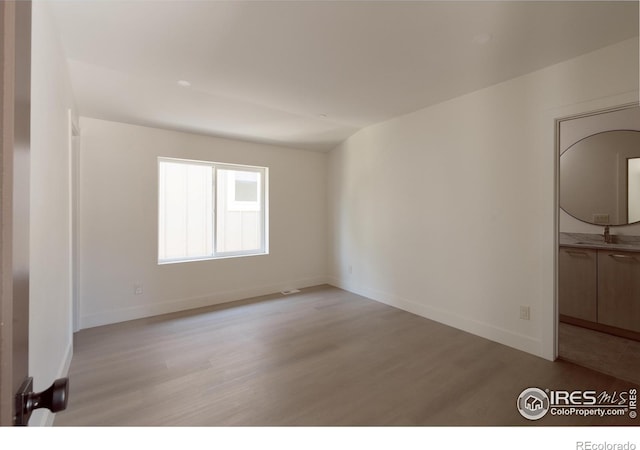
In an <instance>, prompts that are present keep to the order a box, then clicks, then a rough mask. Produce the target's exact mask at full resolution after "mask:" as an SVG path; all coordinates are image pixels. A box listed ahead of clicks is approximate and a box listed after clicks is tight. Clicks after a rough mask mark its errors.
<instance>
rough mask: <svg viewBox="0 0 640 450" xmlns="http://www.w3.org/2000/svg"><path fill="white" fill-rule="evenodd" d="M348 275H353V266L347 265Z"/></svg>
mask: <svg viewBox="0 0 640 450" xmlns="http://www.w3.org/2000/svg"><path fill="white" fill-rule="evenodd" d="M349 275H353V267H351V266H349Z"/></svg>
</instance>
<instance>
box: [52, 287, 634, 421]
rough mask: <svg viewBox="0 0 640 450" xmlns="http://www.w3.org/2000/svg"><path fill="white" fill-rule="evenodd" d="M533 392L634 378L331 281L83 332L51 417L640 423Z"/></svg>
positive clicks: (618, 385)
mask: <svg viewBox="0 0 640 450" xmlns="http://www.w3.org/2000/svg"><path fill="white" fill-rule="evenodd" d="M527 387H540V388H550V389H567V390H574V389H596V390H609V391H614V390H615V391H618V392H619V391H621V390H627V389H629V388H631V387H634V386H632V385H630V384H629V383H628V382H624V381H621V380H617V379H615V378H613V377H611V376H608V375H604V374H600V373H597V372H594V371H591V370H589V369H586V368H582V367H579V366H576V365H573V364H571V363H567V362H562V361H560V362H555V363H552V362H549V361H546V360H543V359H541V358H537V357H535V356H532V355H529V354H526V353H523V352H520V351H517V350H514V349H511V348H508V347H505V346H503V345H500V344H496V343H494V342H490V341H488V340H485V339H482V338H479V337H476V336H473V335H470V334H468V333H465V332H462V331H460V330H456V329H454V328H450V327H447V326H444V325H441V324H438V323H436V322H433V321H430V320H427V319H424V318H421V317H418V316H415V315H413V314H410V313H407V312H404V311H401V310H398V309H395V308H392V307H389V306H386V305H383V304H380V303H378V302H375V301H372V300H368V299H366V298H363V297H360V296H357V295H354V294H351V293H348V292H345V291H342V290H340V289H336V288H333V287H329V286H321V287H317V288H311V289H306V290H304V291H303V292H301V293H300V294H295V295H290V296H286V297H285V296H282V295H273V296H266V297H262V298H258V299H253V300H248V301H241V302H235V303H232V304H227V305H224V306H218V307H211V308H203V309H199V310H192V311H188V312H181V313H176V314H170V315H165V316H158V317H154V318H149V319H142V320H137V321H132V322H126V323H121V324H115V325H108V326H104V327H98V328H92V329H88V330H83V331H81V332H79V333H77V335H76V338H75V353H74V357H73V361H72V364H71V370H70V397H69V407H68V410H67V411H64V412H61V413H58V414H57V417H56V419H55V425H67V426H68V425H76V426H80V425H95V426H104V425H123V426H128V425H137V426H144V425H156V426H166V425H176V426H230V425H266V426H273V425H309V426H321V425H529V424H537V425H569V424H573V425H593V424H596V425H612V424H621V425H636V424H637V423H636V421H633V420H631V419H629V418H627V417H621V418H594V417H591V418H579V417H555V416H550V415H549V414H548V415H547V416H545V417H544V418H542V419H541V420H539V421H536V422H530V421H528V420H526V419H524V418H523V417H521V416H520V414H519V413H518V412H517V410H516V400H517V397H518V395H519V394H520V393H521V391H522V390H523V389H525V388H527ZM635 387H636V388H637V386H635ZM636 420H640V419H636Z"/></svg>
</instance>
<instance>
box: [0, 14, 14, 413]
mask: <svg viewBox="0 0 640 450" xmlns="http://www.w3.org/2000/svg"><path fill="white" fill-rule="evenodd" d="M14 64H15V4H14V3H13V2H0V103H1V104H2V106H1V107H0V129H1V130H2V136H1V137H0V180H2V181H1V184H0V425H11V424H12V423H13V402H12V398H13V365H12V362H13V361H12V354H13V350H12V349H13V258H12V254H13V252H12V247H13V245H12V241H13V238H12V236H13V233H12V229H13V127H14V125H13V121H14V117H13V116H14V113H13V108H14V76H15V75H14V70H13V68H14Z"/></svg>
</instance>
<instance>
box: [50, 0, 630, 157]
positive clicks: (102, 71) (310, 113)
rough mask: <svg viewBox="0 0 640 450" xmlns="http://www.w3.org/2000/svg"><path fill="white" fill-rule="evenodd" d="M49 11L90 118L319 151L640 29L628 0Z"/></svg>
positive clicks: (83, 5) (59, 7)
mask: <svg viewBox="0 0 640 450" xmlns="http://www.w3.org/2000/svg"><path fill="white" fill-rule="evenodd" d="M50 10H51V13H52V15H53V17H54V20H55V22H56V26H57V27H58V31H59V34H60V36H61V42H62V45H63V48H64V51H65V52H66V55H67V58H68V61H69V70H70V74H71V81H72V86H73V89H74V93H75V96H76V100H77V104H78V108H79V111H80V113H81V114H82V115H85V116H89V117H95V118H102V119H108V120H113V121H120V122H128V123H133V124H140V125H148V126H154V127H161V128H169V129H176V130H183V131H188V132H195V133H201V134H209V135H215V136H223V137H231V138H236V139H243V140H248V141H256V142H263V143H272V144H278V145H284V146H290V147H295V148H301V149H309V150H320V151H326V150H330V149H331V148H333V147H334V146H335V145H337V144H338V143H339V142H340V141H342V140H344V139H345V138H347V137H349V136H350V135H351V134H353V133H354V132H356V131H357V130H359V129H361V128H363V127H366V126H368V125H371V124H374V123H378V122H381V121H384V120H387V119H389V118H392V117H395V116H398V115H402V114H406V113H409V112H412V111H415V110H418V109H421V108H423V107H426V106H429V105H433V104H435V103H438V102H442V101H444V100H447V99H450V98H453V97H457V96H459V95H462V94H465V93H469V92H472V91H475V90H477V89H481V88H483V87H487V86H490V85H493V84H496V83H499V82H501V81H504V80H507V79H510V78H513V77H516V76H519V75H523V74H525V73H528V72H531V71H534V70H537V69H540V68H543V67H546V66H549V65H552V64H555V63H558V62H560V61H564V60H566V59H569V58H572V57H575V56H578V55H581V54H584V53H588V52H590V51H593V50H596V49H599V48H602V47H605V46H607V45H611V44H614V43H616V42H619V41H622V40H626V39H629V38H632V37H634V36H638V2H630V1H626V2H612V1H603V2H596V1H586V2H579V1H567V2H564V1H548V2H544V1H531V2H524V1H494V2H485V1H470V2H461V1H439V2H436V1H407V2H405V1H237V0H236V1H188V0H186V1H185V0H182V1H140V0H138V1H106V0H102V1H100V0H97V1H96V0H94V1H87V0H82V1H55V2H52V3H51V4H50ZM180 80H182V81H185V82H188V83H182V84H190V85H189V86H181V85H180V84H178V81H180Z"/></svg>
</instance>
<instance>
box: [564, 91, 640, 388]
mask: <svg viewBox="0 0 640 450" xmlns="http://www.w3.org/2000/svg"><path fill="white" fill-rule="evenodd" d="M557 136H558V152H557V154H558V158H559V161H558V167H559V168H560V169H559V190H560V196H559V197H560V201H559V206H560V207H559V211H558V217H559V235H558V243H559V248H558V265H557V267H558V269H557V270H558V273H557V276H558V309H559V320H558V324H557V325H558V328H557V336H558V356H559V358H561V359H564V360H567V361H570V362H572V363H574V364H577V365H581V366H584V367H588V368H590V369H594V370H596V371H598V372H602V373H606V374H609V375H613V376H615V377H617V378H620V379H622V380H626V381H629V382H633V383H637V384H640V317H638V318H636V317H635V314H636V313H635V311H636V310H637V311H639V312H640V305H638V306H633V307H630V308H631V309H629V310H628V311H627V310H625V308H627V307H628V306H626V305H627V304H631V303H629V302H631V301H635V302H639V301H640V291H638V292H636V291H635V290H634V289H635V288H634V280H636V279H637V281H638V283H637V284H638V289H640V276H636V275H635V273H636V272H635V271H640V222H638V221H637V220H631V219H632V217H630V215H629V212H630V211H629V208H628V206H627V205H628V201H627V200H625V201H624V202H623V203H624V205H623V204H622V203H621V199H622V198H624V199H627V198H628V199H631V198H632V196H630V195H629V191H628V189H629V188H631V187H632V186H634V184H633V183H634V181H633V180H627V177H626V175H627V174H628V173H629V169H628V161H629V160H632V159H634V158H640V145H638V144H637V143H635V141H633V142H634V143H633V144H629V148H633V149H635V150H633V151H637V152H638V155H637V156H636V155H634V154H632V153H631V151H632V150H628V151H627V150H624V145H625V144H624V142H626V141H624V139H627V138H628V137H631V138H632V139H635V140H638V142H640V106H638V104H637V103H635V104H631V105H623V106H620V107H618V108H613V109H608V110H604V111H597V112H593V113H588V114H582V115H577V116H571V117H566V118H563V119H560V120H558V121H557ZM629 142H631V141H629ZM605 149H608V150H605ZM605 152H607V153H610V155H607V156H606V157H605V155H604V153H605ZM590 153H592V154H593V155H595V156H594V158H593V160H591V159H590V157H587V154H590ZM590 168H592V170H590ZM634 170H635V166H634ZM563 175H564V177H563ZM574 179H575V180H580V182H581V183H584V184H583V185H580V184H575V183H576V182H574V181H573V180H574ZM629 181H631V182H629ZM596 186H597V187H596ZM609 189H610V190H611V194H610V195H607V191H608V190H609ZM623 191H624V192H623ZM632 195H635V194H633V193H632ZM638 273H640V272H638ZM627 280H628V281H627ZM620 299H623V300H622V302H621V300H620ZM633 305H635V304H633Z"/></svg>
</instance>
